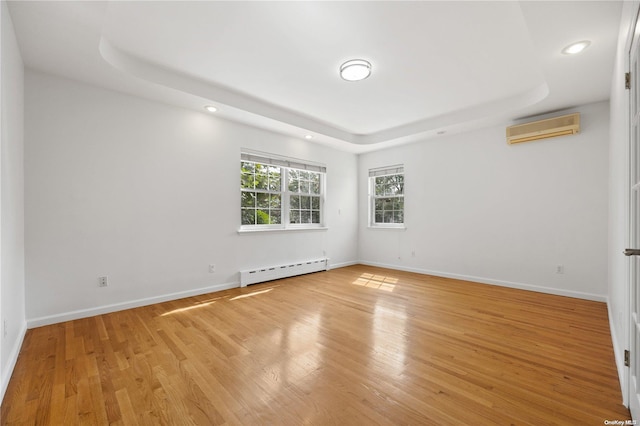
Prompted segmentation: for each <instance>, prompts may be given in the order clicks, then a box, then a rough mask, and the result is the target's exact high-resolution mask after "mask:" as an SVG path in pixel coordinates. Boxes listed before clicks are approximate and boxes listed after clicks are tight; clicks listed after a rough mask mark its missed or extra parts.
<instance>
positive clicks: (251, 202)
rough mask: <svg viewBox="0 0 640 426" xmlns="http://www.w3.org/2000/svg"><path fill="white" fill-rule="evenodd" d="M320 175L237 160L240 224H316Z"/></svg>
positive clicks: (321, 177) (318, 216)
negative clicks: (238, 161) (238, 163)
mask: <svg viewBox="0 0 640 426" xmlns="http://www.w3.org/2000/svg"><path fill="white" fill-rule="evenodd" d="M243 158H244V157H243ZM323 175H324V173H321V172H316V171H309V170H299V169H294V168H288V167H282V166H276V165H271V164H262V163H258V162H255V161H244V160H243V161H241V162H240V191H241V197H240V212H241V213H240V218H241V221H240V223H241V225H242V226H251V225H285V222H286V223H287V224H313V225H320V224H321V223H322V222H321V220H322V217H321V206H322V200H321V197H322V181H323Z"/></svg>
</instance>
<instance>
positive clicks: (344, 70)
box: [340, 59, 371, 81]
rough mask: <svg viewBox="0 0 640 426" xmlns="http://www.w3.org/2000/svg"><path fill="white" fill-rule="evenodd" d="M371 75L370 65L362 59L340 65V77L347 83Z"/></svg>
mask: <svg viewBox="0 0 640 426" xmlns="http://www.w3.org/2000/svg"><path fill="white" fill-rule="evenodd" d="M369 75H371V64H370V63H369V62H368V61H365V60H364V59H352V60H350V61H347V62H345V63H344V64H342V65H340V77H342V78H343V79H344V80H347V81H359V80H364V79H365V78H367V77H369Z"/></svg>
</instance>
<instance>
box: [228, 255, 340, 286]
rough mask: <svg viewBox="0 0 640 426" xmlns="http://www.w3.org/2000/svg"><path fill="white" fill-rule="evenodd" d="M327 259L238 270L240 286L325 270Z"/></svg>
mask: <svg viewBox="0 0 640 426" xmlns="http://www.w3.org/2000/svg"><path fill="white" fill-rule="evenodd" d="M328 261H329V259H316V260H309V261H306V262H295V263H289V264H286V265H278V266H268V267H265V268H257V269H250V270H247V271H240V287H246V286H248V285H249V284H256V283H262V282H265V281H272V280H279V279H280V278H288V277H295V276H296V275H304V274H310V273H312V272H320V271H326V270H327V267H328V263H329V262H328Z"/></svg>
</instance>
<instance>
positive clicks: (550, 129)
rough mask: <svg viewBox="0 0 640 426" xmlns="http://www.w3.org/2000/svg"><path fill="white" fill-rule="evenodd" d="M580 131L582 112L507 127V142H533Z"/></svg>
mask: <svg viewBox="0 0 640 426" xmlns="http://www.w3.org/2000/svg"><path fill="white" fill-rule="evenodd" d="M579 131H580V113H579V112H576V113H575V114H569V115H563V116H561V117H554V118H548V119H546V120H540V121H532V122H531V123H525V124H518V125H516V126H511V127H507V143H508V144H509V145H511V144H514V143H522V142H531V141H537V140H540V139H548V138H555V137H556V136H565V135H573V134H576V133H578V132H579Z"/></svg>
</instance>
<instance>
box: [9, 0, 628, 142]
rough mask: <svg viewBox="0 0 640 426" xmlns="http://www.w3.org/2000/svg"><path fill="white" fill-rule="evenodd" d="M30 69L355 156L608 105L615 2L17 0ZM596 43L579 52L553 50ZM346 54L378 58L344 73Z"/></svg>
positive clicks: (14, 10)
mask: <svg viewBox="0 0 640 426" xmlns="http://www.w3.org/2000/svg"><path fill="white" fill-rule="evenodd" d="M9 9H10V13H11V16H12V19H13V22H14V26H15V29H16V34H17V38H18V43H19V44H20V49H21V52H22V55H23V59H24V62H25V65H26V66H27V67H30V68H33V69H37V70H42V71H46V72H50V73H53V74H57V75H62V76H65V77H68V78H72V79H76V80H80V81H84V82H89V83H93V84H96V85H99V86H102V87H106V88H110V89H114V90H118V91H122V92H125V93H131V94H134V95H137V96H142V97H145V98H150V99H154V100H158V101H161V102H165V103H169V104H172V105H178V106H181V107H187V108H195V109H197V110H199V111H203V109H202V108H203V106H204V105H207V104H213V105H216V106H217V107H218V108H219V111H218V112H217V113H216V115H219V116H220V117H223V118H228V119H231V120H236V121H241V122H244V123H248V124H251V125H255V126H258V127H263V128H267V129H270V130H274V131H278V132H281V133H284V134H287V135H291V136H294V137H297V138H302V137H304V135H307V134H311V135H313V137H314V141H315V142H319V143H324V144H328V145H331V146H334V147H336V148H339V149H344V150H347V151H351V152H365V151H369V150H373V149H379V148H383V147H387V146H391V145H394V144H399V143H405V142H410V141H414V140H417V139H419V138H428V137H434V136H436V135H437V133H438V132H442V131H446V132H447V133H449V134H450V133H455V132H460V131H464V130H468V129H470V128H474V127H477V126H482V125H487V124H490V123H495V122H504V120H513V119H516V118H518V117H523V116H529V115H535V114H542V113H546V112H549V111H553V110H559V109H563V108H568V107H573V106H575V105H579V104H583V103H588V102H595V101H601V100H605V99H608V97H609V92H610V84H611V72H612V69H613V60H614V53H615V46H616V38H617V35H618V26H619V20H620V13H621V2H618V1H602V2H598V1H567V2H564V1H550V2H542V1H534V2H515V1H502V2H484V1H471V2H457V1H455V2H454V1H451V2H442V1H439V2H437V1H429V2H397V1H389V2H362V1H353V2H348V1H345V2H323V1H321V2H311V1H309V2H270V1H261V2H214V1H209V2H165V1H146V2H124V1H115V2H74V1H71V2H57V1H48V2H9ZM584 39H587V40H591V42H592V44H591V46H590V47H589V48H588V49H587V50H586V51H584V52H583V53H582V54H580V55H576V56H565V55H562V54H561V53H560V51H561V49H562V48H563V47H565V46H566V45H568V44H570V43H572V42H575V41H579V40H584ZM348 59H366V60H368V61H370V62H371V63H372V65H373V66H372V68H373V70H372V74H371V76H370V77H369V78H368V79H366V80H364V81H360V82H347V81H344V80H342V79H341V78H340V77H339V75H338V68H339V66H340V64H341V63H342V62H344V61H346V60H348Z"/></svg>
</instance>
